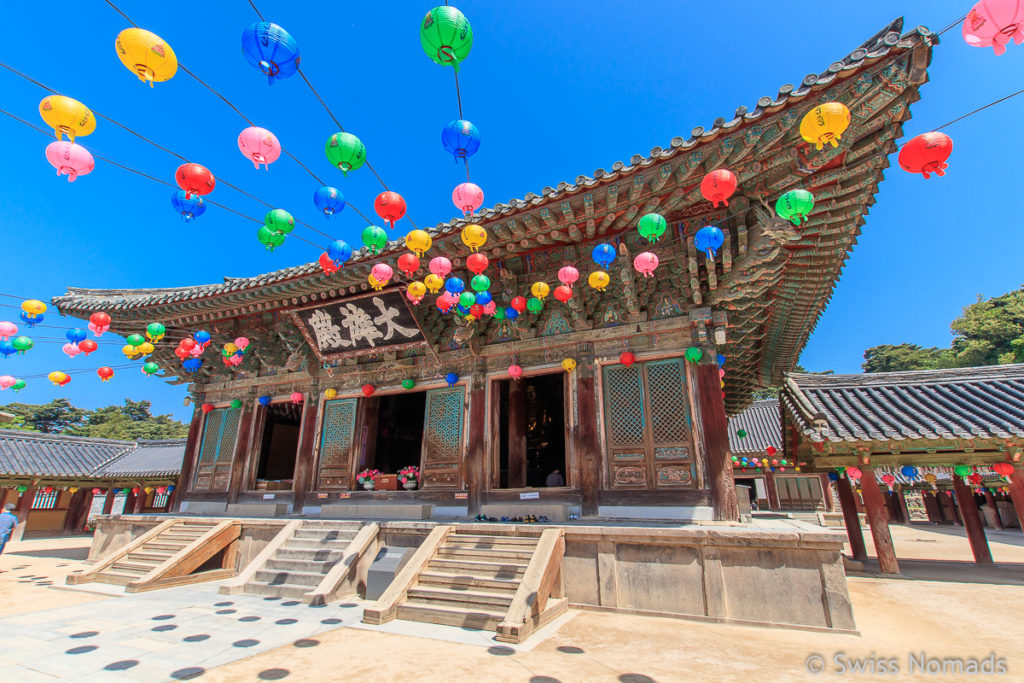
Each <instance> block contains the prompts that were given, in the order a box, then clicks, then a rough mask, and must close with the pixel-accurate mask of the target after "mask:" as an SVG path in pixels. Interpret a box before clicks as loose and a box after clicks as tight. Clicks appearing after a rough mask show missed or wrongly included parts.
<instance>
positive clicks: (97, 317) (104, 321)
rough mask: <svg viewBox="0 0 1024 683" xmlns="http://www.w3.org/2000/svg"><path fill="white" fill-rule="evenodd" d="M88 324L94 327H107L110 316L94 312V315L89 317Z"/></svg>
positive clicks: (101, 312)
mask: <svg viewBox="0 0 1024 683" xmlns="http://www.w3.org/2000/svg"><path fill="white" fill-rule="evenodd" d="M89 322H91V323H92V324H93V325H95V326H96V327H106V326H107V325H109V324H110V316H109V315H107V314H106V313H104V312H103V311H96V312H95V313H93V314H92V315H90V316H89Z"/></svg>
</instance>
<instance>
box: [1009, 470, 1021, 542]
mask: <svg viewBox="0 0 1024 683" xmlns="http://www.w3.org/2000/svg"><path fill="white" fill-rule="evenodd" d="M1010 502H1012V503H1013V509H1014V511H1015V512H1016V513H1017V522H1018V523H1019V524H1020V530H1021V533H1024V470H1022V469H1020V467H1017V468H1015V469H1014V470H1013V474H1012V475H1010Z"/></svg>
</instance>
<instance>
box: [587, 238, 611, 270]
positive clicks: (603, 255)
mask: <svg viewBox="0 0 1024 683" xmlns="http://www.w3.org/2000/svg"><path fill="white" fill-rule="evenodd" d="M616 253H617V252H616V251H615V247H614V246H612V245H611V244H599V245H597V246H596V247H594V250H593V251H592V252H590V256H591V258H593V259H594V262H595V263H596V264H597V265H599V266H601V267H602V268H607V267H608V266H610V265H611V264H612V261H614V260H615V255H616Z"/></svg>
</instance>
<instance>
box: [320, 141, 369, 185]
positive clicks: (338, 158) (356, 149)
mask: <svg viewBox="0 0 1024 683" xmlns="http://www.w3.org/2000/svg"><path fill="white" fill-rule="evenodd" d="M324 152H325V153H326V154H327V160H328V161H330V162H331V165H332V166H335V167H337V168H339V169H341V172H342V173H344V174H345V175H348V172H349V171H355V170H357V169H358V168H359V167H360V166H362V165H363V164H364V163H365V162H366V145H364V144H363V143H362V141H361V140H360V139H359V138H357V137H356V136H355V135H352V133H335V134H334V135H332V136H331V137H329V138H327V147H326V148H325V149H324Z"/></svg>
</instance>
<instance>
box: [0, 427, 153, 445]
mask: <svg viewBox="0 0 1024 683" xmlns="http://www.w3.org/2000/svg"><path fill="white" fill-rule="evenodd" d="M4 437H10V438H15V437H22V438H26V439H34V440H39V441H79V442H85V443H91V444H110V445H120V444H134V443H135V442H134V441H129V440H126V439H103V438H99V437H95V436H82V435H79V434H64V433H62V432H58V433H56V434H51V433H48V432H34V431H27V430H21V429H0V438H4Z"/></svg>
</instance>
